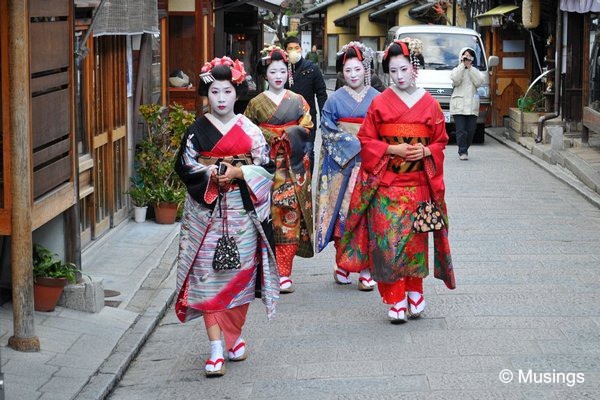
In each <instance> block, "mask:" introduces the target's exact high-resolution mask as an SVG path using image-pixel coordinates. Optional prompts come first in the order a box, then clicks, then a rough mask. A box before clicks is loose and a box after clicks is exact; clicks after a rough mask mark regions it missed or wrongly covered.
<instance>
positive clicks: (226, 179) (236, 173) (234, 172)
mask: <svg viewBox="0 0 600 400" xmlns="http://www.w3.org/2000/svg"><path fill="white" fill-rule="evenodd" d="M221 164H224V165H225V166H226V167H227V169H226V170H225V173H224V174H222V175H217V179H218V183H219V186H225V185H229V184H230V183H231V182H232V181H233V180H234V179H242V180H243V179H244V174H243V173H242V169H241V168H240V167H234V166H233V165H231V164H229V163H227V162H224V161H222V162H221Z"/></svg>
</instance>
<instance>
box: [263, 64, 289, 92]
mask: <svg viewBox="0 0 600 400" xmlns="http://www.w3.org/2000/svg"><path fill="white" fill-rule="evenodd" d="M287 78H288V69H287V65H285V63H284V62H283V61H280V60H277V61H273V62H272V63H271V64H269V66H268V67H267V82H269V90H270V91H271V92H273V93H275V94H278V93H281V91H282V90H283V87H284V85H285V83H286V82H287Z"/></svg>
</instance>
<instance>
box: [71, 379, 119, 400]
mask: <svg viewBox="0 0 600 400" xmlns="http://www.w3.org/2000/svg"><path fill="white" fill-rule="evenodd" d="M114 382H115V376H114V375H113V374H102V373H100V374H94V375H92V376H91V377H90V380H89V382H88V383H87V384H86V385H85V386H84V387H83V389H81V391H80V392H79V393H77V400H97V399H104V398H106V396H108V393H109V392H110V390H111V389H112V388H113V386H114Z"/></svg>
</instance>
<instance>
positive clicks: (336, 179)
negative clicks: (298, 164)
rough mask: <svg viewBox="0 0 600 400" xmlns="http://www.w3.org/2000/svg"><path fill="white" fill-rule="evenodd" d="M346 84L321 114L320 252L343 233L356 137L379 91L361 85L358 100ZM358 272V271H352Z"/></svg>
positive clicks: (355, 173) (357, 150)
mask: <svg viewBox="0 0 600 400" xmlns="http://www.w3.org/2000/svg"><path fill="white" fill-rule="evenodd" d="M348 90H352V89H347V88H346V87H341V88H340V89H338V90H336V91H335V92H334V93H333V94H332V95H331V96H330V97H329V98H328V99H327V101H326V102H325V106H324V107H323V112H322V115H321V136H322V138H323V145H322V147H321V157H320V165H319V171H320V174H319V180H318V181H317V187H318V189H317V207H316V214H315V215H316V218H317V223H316V236H317V237H316V250H317V252H320V251H322V250H323V249H324V248H325V247H326V246H327V244H328V243H329V242H330V241H331V240H333V238H334V237H337V238H341V236H342V233H343V232H344V226H345V223H346V216H347V214H348V206H349V203H350V196H351V194H352V190H353V189H354V184H355V183H356V178H357V176H358V171H359V167H360V141H359V140H358V138H357V137H356V135H357V133H358V130H359V128H360V126H361V124H362V122H363V120H364V116H365V114H366V113H367V109H368V108H369V105H370V104H371V101H372V100H373V98H374V97H375V96H377V95H378V94H379V92H378V91H377V90H375V89H373V88H372V87H368V88H365V90H366V92H365V94H364V97H363V98H362V99H360V100H357V99H355V98H354V97H353V96H351V95H350V93H349V91H348ZM353 272H358V271H353Z"/></svg>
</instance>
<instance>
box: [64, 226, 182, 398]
mask: <svg viewBox="0 0 600 400" xmlns="http://www.w3.org/2000/svg"><path fill="white" fill-rule="evenodd" d="M178 244H179V241H178V236H175V237H174V238H173V240H172V242H171V244H170V245H169V246H168V248H167V251H166V252H165V254H168V253H169V250H173V246H175V247H177V246H178ZM162 261H163V260H161V262H162ZM161 262H159V263H158V266H160V264H161ZM174 266H175V261H174V260H173V261H172V262H171V265H170V272H169V275H168V277H167V278H166V279H165V280H164V281H162V282H161V284H160V285H158V286H157V287H156V288H155V290H156V294H155V295H154V297H153V298H152V301H151V302H150V304H149V306H148V307H147V308H146V309H145V310H144V312H143V313H141V314H140V316H139V317H138V318H137V319H136V321H135V322H134V324H133V325H132V326H131V327H130V328H129V329H128V330H127V331H126V332H125V333H124V334H123V336H122V337H121V339H120V340H119V342H118V344H117V346H116V347H115V349H114V350H113V352H112V353H111V355H110V356H109V357H108V358H107V359H106V360H105V361H104V362H103V363H102V365H101V366H100V368H98V370H97V372H96V373H95V374H94V375H93V376H91V377H90V379H89V381H88V382H87V383H86V384H85V385H84V387H83V388H82V389H81V391H80V392H79V393H78V394H77V395H76V396H75V399H80V400H88V399H90V400H91V399H94V400H97V399H105V398H106V397H107V396H108V395H109V394H110V393H111V391H112V389H113V388H114V387H115V385H116V384H117V383H118V382H119V381H120V380H121V378H122V376H123V374H124V373H125V371H126V370H127V368H128V367H129V365H130V364H131V362H132V361H133V359H134V358H135V356H136V355H137V354H138V353H139V351H140V349H141V348H142V346H143V345H144V343H145V342H146V340H147V339H148V337H149V336H150V335H151V334H152V332H153V331H154V329H155V328H156V326H157V325H158V323H159V321H160V320H161V319H162V317H163V316H164V315H165V313H166V311H167V309H168V308H169V306H170V304H171V302H172V301H173V298H174V297H175V290H174V289H173V288H174V281H175V275H176V268H174Z"/></svg>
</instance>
